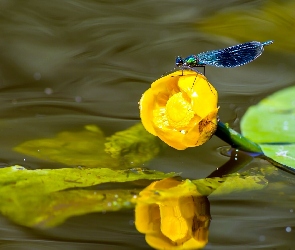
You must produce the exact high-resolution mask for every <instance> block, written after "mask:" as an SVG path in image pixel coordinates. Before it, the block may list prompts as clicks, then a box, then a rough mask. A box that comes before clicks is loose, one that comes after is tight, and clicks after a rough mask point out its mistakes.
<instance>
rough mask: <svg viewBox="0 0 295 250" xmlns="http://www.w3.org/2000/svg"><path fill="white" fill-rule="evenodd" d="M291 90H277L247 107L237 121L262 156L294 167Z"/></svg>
mask: <svg viewBox="0 0 295 250" xmlns="http://www.w3.org/2000/svg"><path fill="white" fill-rule="evenodd" d="M294 96H295V87H294V86H292V87H289V88H286V89H283V90H280V91H278V92H276V93H274V94H272V95H270V96H269V97H267V98H265V99H263V100H262V101H261V102H260V103H258V104H257V105H255V106H252V107H250V108H249V109H248V110H247V112H246V114H245V115H244V117H243V118H242V121H241V130H242V133H243V135H244V136H245V137H247V138H248V139H250V140H252V141H254V142H256V143H258V144H259V145H260V147H261V149H262V150H263V152H264V154H265V155H267V156H268V157H270V158H272V159H274V160H275V161H277V162H279V163H281V164H284V165H287V166H289V167H292V168H295V150H294V149H295V101H294V100H295V99H294Z"/></svg>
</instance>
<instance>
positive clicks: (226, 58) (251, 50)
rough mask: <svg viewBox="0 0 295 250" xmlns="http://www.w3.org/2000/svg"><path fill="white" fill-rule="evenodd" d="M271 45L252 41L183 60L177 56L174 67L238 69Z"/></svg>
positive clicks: (268, 42) (267, 42)
mask: <svg viewBox="0 0 295 250" xmlns="http://www.w3.org/2000/svg"><path fill="white" fill-rule="evenodd" d="M272 43H273V41H266V42H263V43H261V42H256V41H253V42H247V43H242V44H238V45H235V46H232V47H228V48H224V49H219V50H212V51H207V52H203V53H200V54H197V55H190V56H188V57H186V58H184V59H182V58H181V57H180V56H178V57H177V58H176V66H178V67H188V68H193V67H199V66H205V65H211V66H215V67H226V68H232V67H238V66H242V65H244V64H247V63H249V62H252V61H253V60H255V59H256V58H257V57H259V56H260V55H261V54H262V52H263V50H264V46H267V45H270V44H272Z"/></svg>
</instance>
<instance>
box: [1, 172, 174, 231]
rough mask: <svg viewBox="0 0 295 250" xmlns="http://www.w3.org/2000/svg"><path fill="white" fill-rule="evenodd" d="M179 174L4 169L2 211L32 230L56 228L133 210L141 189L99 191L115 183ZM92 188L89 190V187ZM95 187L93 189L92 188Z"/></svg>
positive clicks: (2, 175) (2, 177)
mask: <svg viewBox="0 0 295 250" xmlns="http://www.w3.org/2000/svg"><path fill="white" fill-rule="evenodd" d="M175 175H176V174H175V173H168V174H165V173H162V172H157V171H148V170H144V171H138V169H137V170H134V171H132V170H111V169H108V168H86V169H84V168H63V169H37V170H27V169H25V168H23V167H21V166H12V167H7V168H2V169H0V196H1V202H0V211H1V213H2V214H3V215H5V216H7V217H8V218H10V219H11V220H13V221H14V222H16V223H17V224H20V225H24V226H29V227H52V226H55V225H58V224H60V223H62V222H63V221H64V220H66V219H67V218H69V217H71V216H75V215H81V214H86V213H90V212H98V211H101V212H106V211H117V210H119V209H123V208H131V207H133V206H134V205H133V204H132V203H131V201H132V199H133V198H134V195H136V194H137V193H138V192H139V191H140V190H138V189H132V190H128V189H124V188H122V185H123V184H121V186H120V188H119V189H118V188H117V189H116V188H109V189H108V188H105V189H103V188H100V189H98V188H95V187H94V186H96V185H99V184H103V183H111V184H112V186H114V183H123V182H125V183H126V182H132V181H136V180H157V179H163V178H167V177H173V176H175ZM86 187H88V189H87V190H85V188H86ZM91 187H92V188H91Z"/></svg>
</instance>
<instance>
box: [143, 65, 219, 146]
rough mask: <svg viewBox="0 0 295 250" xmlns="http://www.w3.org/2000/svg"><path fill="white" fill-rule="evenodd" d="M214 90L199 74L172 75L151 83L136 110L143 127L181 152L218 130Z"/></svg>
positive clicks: (186, 72) (206, 139) (203, 141)
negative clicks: (138, 111) (138, 109)
mask: <svg viewBox="0 0 295 250" xmlns="http://www.w3.org/2000/svg"><path fill="white" fill-rule="evenodd" d="M217 101H218V95H217V91H216V90H215V88H214V87H213V86H212V85H211V84H210V83H209V82H208V80H207V78H206V77H205V76H203V75H202V74H198V73H196V72H194V71H191V70H184V71H183V74H182V71H176V72H173V73H172V74H170V75H167V76H164V77H162V78H160V79H158V80H156V81H155V82H153V83H152V85H151V87H150V88H149V89H148V90H147V91H146V92H145V93H144V94H143V95H142V97H141V99H140V102H139V108H140V117H141V121H142V124H143V126H144V127H145V129H146V130H147V131H148V132H150V133H151V134H153V135H155V136H158V137H159V138H160V139H161V140H162V141H164V142H165V143H167V144H168V145H170V146H171V147H173V148H175V149H178V150H183V149H186V148H187V147H195V146H199V145H202V144H203V143H205V142H206V141H208V140H209V139H210V138H211V136H212V135H213V134H214V132H215V130H216V127H217V112H218V107H217Z"/></svg>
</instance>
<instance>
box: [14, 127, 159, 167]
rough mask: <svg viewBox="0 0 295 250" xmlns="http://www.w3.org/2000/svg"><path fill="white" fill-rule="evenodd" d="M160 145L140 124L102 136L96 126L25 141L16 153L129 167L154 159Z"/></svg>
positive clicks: (65, 161)
mask: <svg viewBox="0 0 295 250" xmlns="http://www.w3.org/2000/svg"><path fill="white" fill-rule="evenodd" d="M162 145H163V144H161V143H160V142H159V140H157V139H156V138H154V136H152V135H150V134H149V133H147V132H146V131H145V130H144V128H143V127H142V125H141V124H137V125H135V126H133V127H131V128H129V129H127V130H124V131H120V132H117V133H115V134H114V135H112V136H111V137H107V138H105V136H104V134H103V132H102V131H101V130H100V128H99V127H97V126H95V125H87V126H85V129H84V130H82V131H75V132H68V131H65V132H61V133H59V134H57V136H56V137H54V138H45V139H37V140H31V141H26V142H24V143H22V144H20V145H18V146H17V147H15V148H14V150H16V151H17V152H20V153H23V154H26V155H30V156H34V157H37V158H39V159H44V160H50V161H54V162H60V163H63V164H66V165H69V166H85V167H108V168H120V169H122V168H124V167H125V168H130V167H137V166H139V165H140V164H142V163H144V162H146V161H148V160H151V159H152V158H154V157H155V156H156V155H157V154H158V152H159V151H160V148H161V147H162Z"/></svg>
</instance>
